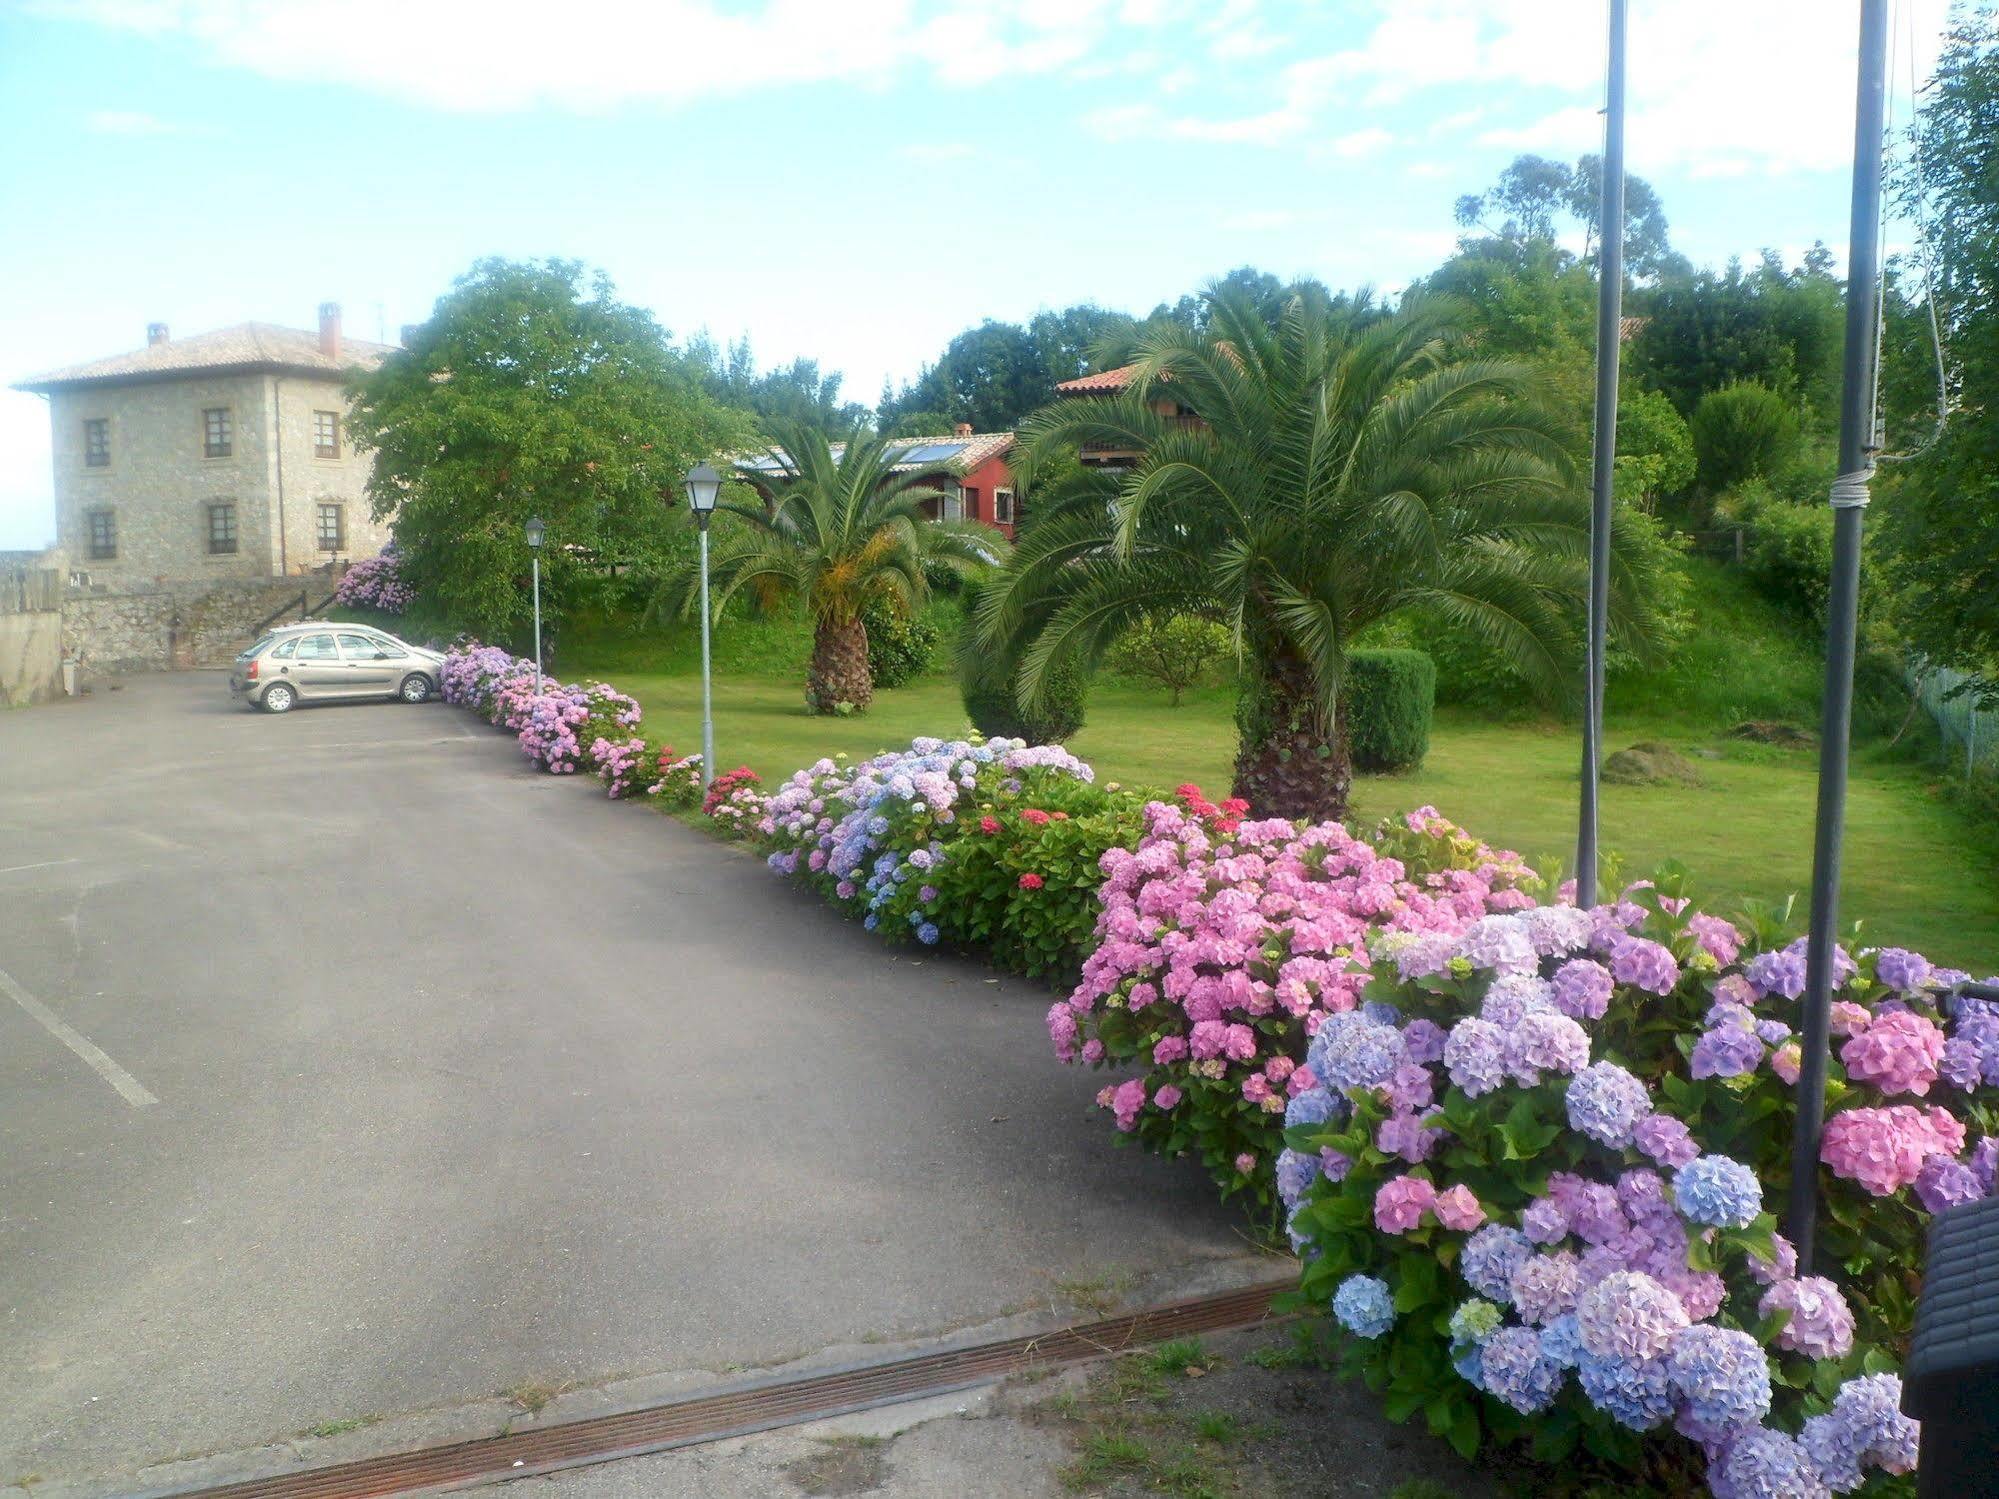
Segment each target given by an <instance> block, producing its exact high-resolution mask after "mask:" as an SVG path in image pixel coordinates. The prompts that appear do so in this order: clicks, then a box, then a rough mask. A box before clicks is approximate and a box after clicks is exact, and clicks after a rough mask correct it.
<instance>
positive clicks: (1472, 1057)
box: [1314, 1016, 1506, 1098]
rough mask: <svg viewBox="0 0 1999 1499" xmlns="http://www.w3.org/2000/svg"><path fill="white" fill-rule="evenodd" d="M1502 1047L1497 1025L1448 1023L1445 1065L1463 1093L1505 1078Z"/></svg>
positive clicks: (1480, 1091) (1476, 1093)
mask: <svg viewBox="0 0 1999 1499" xmlns="http://www.w3.org/2000/svg"><path fill="white" fill-rule="evenodd" d="M1505 1047H1506V1038H1505V1036H1504V1035H1503V1034H1502V1033H1501V1031H1500V1029H1499V1027H1498V1026H1496V1025H1494V1024H1492V1022H1490V1021H1488V1020H1480V1019H1478V1018H1477V1017H1475V1016H1468V1017H1467V1018H1465V1019H1463V1020H1460V1021H1459V1022H1458V1023H1457V1024H1456V1025H1454V1026H1452V1027H1451V1034H1450V1036H1449V1038H1448V1039H1446V1040H1445V1042H1444V1069H1445V1071H1447V1072H1449V1073H1450V1075H1451V1081H1452V1082H1454V1083H1456V1084H1457V1085H1458V1087H1459V1088H1461V1089H1463V1090H1464V1093H1465V1096H1466V1097H1468V1098H1478V1097H1481V1096H1482V1095H1484V1094H1487V1093H1490V1092H1492V1091H1493V1090H1494V1089H1495V1088H1497V1087H1499V1086H1500V1084H1502V1083H1503V1082H1505V1081H1506V1062H1505ZM1316 1070H1317V1069H1314V1071H1315V1072H1316Z"/></svg>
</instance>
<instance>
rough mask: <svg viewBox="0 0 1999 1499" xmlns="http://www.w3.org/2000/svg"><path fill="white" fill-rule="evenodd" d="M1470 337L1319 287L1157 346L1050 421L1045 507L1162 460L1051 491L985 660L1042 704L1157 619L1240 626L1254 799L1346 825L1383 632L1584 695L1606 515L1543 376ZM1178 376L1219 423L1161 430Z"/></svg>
mask: <svg viewBox="0 0 1999 1499" xmlns="http://www.w3.org/2000/svg"><path fill="white" fill-rule="evenodd" d="M1466 317H1467V314H1466V312H1465V310H1464V309H1463V308H1462V307H1461V306H1459V305H1458V304H1456V303H1453V302H1448V301H1444V300H1441V299H1429V300H1417V301H1414V302H1412V303H1409V304H1407V305H1405V306H1404V307H1403V308H1402V309H1401V311H1399V312H1398V313H1396V314H1395V315H1394V316H1392V317H1387V318H1382V317H1379V316H1377V315H1376V312H1375V309H1374V308H1373V306H1372V305H1371V304H1370V303H1369V301H1368V300H1367V299H1366V298H1360V299H1357V300H1354V301H1345V302H1342V301H1335V300H1334V299H1332V298H1330V297H1328V296H1327V295H1326V294H1325V293H1324V291H1323V290H1322V289H1315V288H1308V289H1301V290H1299V291H1296V292H1294V293H1293V294H1292V295H1291V296H1290V297H1288V298H1287V299H1286V300H1285V302H1284V303H1283V305H1282V306H1281V308H1280V309H1278V310H1277V311H1276V314H1275V317H1274V319H1273V318H1272V317H1271V316H1270V315H1269V314H1268V313H1267V312H1266V310H1265V309H1263V308H1261V307H1260V306H1259V305H1258V304H1257V302H1256V301H1255V300H1254V299H1253V298H1251V297H1248V296H1244V295H1241V294H1220V295H1215V296H1213V297H1211V298H1210V305H1209V307H1208V309H1207V316H1206V320H1205V328H1204V331H1203V332H1201V333H1194V332H1191V331H1189V330H1187V329H1185V328H1182V327H1180V326H1178V325H1177V324H1168V325H1161V326H1159V327H1157V328H1155V329H1154V330H1152V331H1151V332H1149V333H1148V334H1147V335H1146V337H1145V338H1144V340H1143V341H1142V344H1141V357H1140V359H1139V361H1138V369H1137V372H1136V377H1135V380H1134V382H1133V385H1132V387H1131V388H1130V389H1128V390H1127V391H1125V392H1124V393H1122V394H1121V395H1119V396H1117V397H1114V398H1106V399H1102V400H1083V401H1065V402H1062V403H1060V404H1059V405H1057V406H1054V407H1052V408H1050V409H1049V410H1047V411H1044V412H1043V413H1041V414H1040V415H1038V416H1036V417H1035V418H1034V419H1032V420H1031V421H1030V422H1029V423H1028V424H1027V426H1026V428H1025V429H1024V431H1023V447H1024V451H1023V455H1022V465H1023V467H1024V468H1025V470H1026V472H1027V475H1028V482H1029V483H1030V485H1033V484H1034V476H1035V473H1036V470H1037V468H1038V466H1039V464H1040V463H1041V462H1042V461H1043V460H1044V459H1045V458H1048V457H1051V456H1060V455H1066V454H1070V453H1073V452H1074V451H1076V449H1077V448H1078V447H1079V446H1082V445H1096V446H1108V447H1124V448H1134V449H1136V450H1137V451H1139V452H1140V453H1142V454H1143V457H1142V458H1140V459H1139V461H1138V462H1137V464H1136V465H1135V466H1133V467H1132V468H1131V469H1130V470H1129V471H1128V472H1124V473H1115V472H1105V471H1102V470H1090V469H1086V468H1080V467H1079V468H1074V469H1070V470H1068V471H1067V473H1068V475H1069V477H1068V479H1067V481H1066V482H1065V483H1063V484H1060V485H1059V486H1058V485H1052V484H1051V485H1047V486H1039V487H1035V488H1034V495H1035V499H1034V504H1033V507H1032V510H1031V512H1030V513H1031V514H1033V515H1034V517H1035V518H1034V520H1033V523H1032V524H1031V525H1030V526H1029V527H1028V528H1027V529H1026V531H1025V532H1024V534H1023V535H1022V537H1021V539H1020V541H1019V543H1018V545H1017V547H1016V550H1015V553H1014V557H1013V560H1012V563H1011V565H1010V567H1009V569H1008V571H1007V573H1006V574H1005V575H1004V577H1003V580H1002V582H1001V583H1000V584H999V585H998V586H995V587H994V588H992V589H990V590H988V591H987V592H986V593H985V594H983V595H982V597H981V599H980V604H979V609H978V620H977V628H978V631H979V638H980V641H981V643H982V644H983V646H984V647H985V648H986V649H987V650H989V651H991V652H992V653H993V654H994V655H995V656H996V657H1002V658H1005V657H1010V656H1012V655H1014V654H1015V653H1016V652H1018V654H1019V659H1020V661H1021V672H1020V681H1019V688H1018V692H1019V696H1020V698H1021V700H1022V703H1023V705H1024V706H1031V705H1032V703H1033V702H1034V700H1035V698H1036V697H1037V695H1038V694H1039V693H1040V692H1041V690H1042V684H1043V681H1044V679H1045V678H1046V677H1047V675H1048V673H1049V672H1050V671H1051V670H1052V669H1054V668H1055V667H1058V666H1060V665H1062V664H1064V663H1071V662H1081V663H1084V664H1093V663H1095V662H1096V661H1098V660H1101V658H1102V656H1103V653H1104V652H1105V650H1106V649H1108V647H1109V646H1110V644H1111V642H1113V641H1114V640H1115V639H1116V638H1117V637H1118V636H1119V635H1120V634H1122V633H1123V632H1124V631H1126V630H1128V629H1130V628H1131V627H1132V626H1133V625H1134V624H1136V623H1138V622H1139V621H1140V620H1142V619H1143V618H1145V617H1146V616H1148V615H1153V614H1158V613H1162V612H1167V613H1171V612H1186V613H1201V614H1208V615H1211V616H1212V617H1215V618H1218V619H1221V620H1224V621H1226V622H1227V624H1228V625H1229V627H1230V628H1231V631H1232V633H1233V635H1234V637H1235V642H1236V645H1237V649H1238V652H1239V655H1240V657H1241V659H1242V660H1243V662H1244V669H1245V670H1244V677H1245V679H1244V682H1243V688H1242V693H1241V697H1240V699H1239V703H1238V709H1237V717H1236V723H1237V731H1238V745H1237V753H1236V762H1235V777H1234V784H1235V791H1236V794H1237V795H1239V796H1242V797H1244V798H1246V799H1247V800H1248V801H1249V802H1250V804H1251V805H1252V806H1253V807H1255V808H1256V809H1257V810H1258V811H1259V812H1261V813H1264V814H1275V815H1282V816H1289V817H1298V818H1305V819H1319V818H1327V817H1338V816H1340V815H1342V814H1343V813H1344V812H1345V811H1346V807H1347V797H1348V791H1349V786H1350V781H1351V769H1350V760H1349V753H1348V748H1347V739H1346V733H1345V727H1344V722H1343V716H1344V714H1343V708H1342V703H1343V697H1342V693H1341V676H1342V672H1343V669H1344V665H1345V661H1346V655H1347V652H1348V651H1349V650H1350V649H1352V648H1353V646H1354V644H1355V642H1356V637H1358V636H1359V635H1360V633H1361V632H1362V631H1363V630H1365V629H1366V628H1367V627H1368V626H1370V625H1373V624H1376V623H1377V622H1380V621H1384V620H1388V619H1392V618H1394V617H1396V616H1398V615H1401V614H1404V613H1405V612H1410V611H1421V610H1427V611H1431V612H1433V613H1434V614H1436V615H1438V616H1440V617H1443V618H1446V619H1449V620H1453V621H1456V622H1460V623H1462V624H1463V625H1464V626H1466V627H1467V628H1469V629H1472V630H1474V631H1476V632H1478V633H1479V634H1480V635H1482V636H1483V637H1484V638H1486V639H1488V640H1490V641H1492V642H1493V643H1494V644H1495V645H1496V646H1497V647H1499V648H1500V649H1502V650H1504V651H1505V652H1506V653H1507V654H1508V656H1509V657H1510V658H1511V659H1513V660H1514V661H1515V662H1516V663H1518V665H1519V666H1520V667H1521V669H1522V670H1523V671H1525V672H1527V673H1528V674H1529V675H1530V676H1531V678H1532V679H1533V680H1534V681H1535V682H1537V683H1538V684H1540V685H1541V686H1542V687H1544V688H1545V689H1547V690H1549V691H1551V692H1552V691H1556V690H1559V688H1560V686H1561V685H1562V684H1563V683H1565V682H1568V681H1569V680H1570V679H1572V678H1573V676H1574V675H1575V668H1576V661H1575V658H1574V653H1573V651H1572V649H1571V648H1570V645H1571V642H1572V639H1573V634H1572V630H1571V629H1570V628H1569V627H1568V621H1569V620H1570V619H1572V618H1574V617H1576V616H1577V615H1578V614H1579V612H1580V603H1579V600H1580V599H1581V597H1582V594H1583V591H1584V584H1585V578H1586V576H1587V550H1588V547H1587V537H1588V517H1589V510H1588V505H1587V502H1586V501H1585V499H1584V498H1583V496H1582V495H1581V493H1580V492H1579V491H1578V489H1577V487H1576V485H1575V484H1574V482H1573V476H1572V471H1571V464H1570V461H1569V456H1568V451H1567V446H1566V441H1565V438H1566V433H1565V431H1564V430H1563V427H1562V424H1561V423H1560V421H1559V420H1558V419H1557V418H1555V417H1554V416H1552V415H1551V414H1550V413H1549V412H1548V411H1547V410H1546V409H1545V408H1544V407H1543V406H1542V405H1541V404H1540V403H1539V401H1537V400H1536V399H1535V396H1534V391H1533V382H1532V379H1531V376H1530V375H1529V373H1528V372H1527V371H1525V370H1523V369H1522V368H1520V367H1519V366H1517V365H1514V364H1509V363H1505V362H1501V361H1495V360H1490V359H1484V358H1480V357H1476V356H1475V355H1473V354H1472V353H1471V352H1470V351H1469V350H1468V348H1467V339H1466V334H1465V326H1466ZM1162 379H1170V380H1171V381H1172V388H1173V394H1174V397H1175V399H1176V400H1177V401H1178V402H1180V403H1181V404H1182V405H1184V406H1186V407H1188V408H1190V409H1191V410H1192V411H1193V412H1194V413H1195V414H1196V415H1197V417H1198V418H1199V420H1198V422H1197V423H1192V424H1189V423H1181V422H1176V421H1173V420H1170V419H1167V418H1163V417H1161V416H1160V415H1159V414H1158V413H1156V412H1154V411H1153V410H1152V409H1151V408H1150V406H1149V405H1148V404H1147V399H1146V397H1147V394H1148V391H1149V390H1150V388H1151V386H1152V385H1153V384H1154V383H1155V382H1157V381H1159V380H1162ZM1619 555H1620V556H1622V552H1621V551H1620V553H1619ZM1632 583H1633V579H1632V578H1631V576H1630V574H1629V572H1628V570H1625V569H1623V568H1620V569H1619V571H1618V573H1617V576H1616V577H1615V578H1614V580H1613V591H1614V595H1615V597H1616V600H1617V604H1618V608H1617V620H1618V627H1619V632H1620V635H1623V636H1630V637H1634V638H1639V639H1643V638H1644V627H1645V625H1646V624H1647V622H1648V616H1649V609H1650V603H1649V601H1648V600H1647V598H1646V596H1645V590H1644V589H1643V588H1642V587H1634V586H1632Z"/></svg>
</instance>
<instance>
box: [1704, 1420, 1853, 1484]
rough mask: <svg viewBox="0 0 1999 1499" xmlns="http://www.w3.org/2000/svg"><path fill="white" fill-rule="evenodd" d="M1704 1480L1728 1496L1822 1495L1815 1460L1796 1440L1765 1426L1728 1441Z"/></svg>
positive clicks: (1754, 1428) (1752, 1429)
mask: <svg viewBox="0 0 1999 1499" xmlns="http://www.w3.org/2000/svg"><path fill="white" fill-rule="evenodd" d="M1806 1425H1807V1426H1809V1425H1810V1423H1809V1422H1807V1423H1806ZM1708 1482H1709V1484H1710V1486H1712V1487H1713V1488H1714V1489H1715V1491H1716V1492H1717V1493H1721V1492H1723V1491H1724V1489H1725V1491H1726V1492H1727V1493H1728V1494H1729V1495H1730V1496H1731V1499H1826V1487H1825V1484H1824V1483H1822V1482H1821V1481H1820V1479H1819V1475H1818V1471H1817V1463H1816V1461H1815V1460H1814V1459H1813V1458H1811V1457H1810V1456H1809V1455H1808V1453H1807V1452H1806V1450H1805V1448H1804V1447H1803V1446H1802V1445H1801V1444H1800V1443H1798V1442H1797V1441H1794V1440H1793V1439H1792V1438H1790V1437H1787V1436H1785V1435H1784V1433H1783V1432H1781V1431H1772V1430H1771V1429H1770V1428H1769V1427H1767V1426H1757V1427H1753V1428H1751V1429H1750V1430H1748V1431H1746V1432H1744V1433H1742V1435H1741V1436H1738V1437H1737V1438H1736V1439H1735V1440H1734V1441H1732V1442H1730V1443H1729V1444H1728V1450H1727V1451H1726V1452H1724V1453H1723V1454H1722V1455H1721V1457H1720V1458H1719V1459H1718V1460H1717V1461H1716V1462H1715V1463H1714V1465H1713V1466H1712V1467H1711V1468H1710V1470H1709V1475H1708Z"/></svg>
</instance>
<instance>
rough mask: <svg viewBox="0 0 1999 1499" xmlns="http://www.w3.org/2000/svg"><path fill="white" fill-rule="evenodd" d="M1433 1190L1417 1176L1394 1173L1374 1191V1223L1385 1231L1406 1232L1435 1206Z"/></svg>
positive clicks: (1420, 1221)
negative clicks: (1379, 1188) (1393, 1175)
mask: <svg viewBox="0 0 1999 1499" xmlns="http://www.w3.org/2000/svg"><path fill="white" fill-rule="evenodd" d="M1436 1201H1437V1189H1436V1188H1435V1187H1434V1186H1432V1185H1431V1184H1430V1183H1429V1182H1426V1181H1424V1180H1423V1178H1422V1177H1420V1176H1397V1177H1393V1178H1391V1179H1390V1180H1388V1181H1386V1182H1383V1183H1382V1185H1381V1190H1380V1191H1378V1192H1376V1193H1375V1194H1374V1226H1375V1227H1376V1228H1378V1229H1380V1230H1381V1231H1382V1232H1383V1233H1385V1234H1406V1233H1408V1232H1409V1231H1410V1230H1411V1229H1413V1228H1416V1227H1418V1226H1419V1225H1420V1224H1421V1223H1422V1222H1423V1215H1424V1214H1425V1213H1427V1212H1428V1211H1430V1209H1431V1208H1432V1207H1434V1206H1435V1205H1436Z"/></svg>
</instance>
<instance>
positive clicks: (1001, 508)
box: [993, 489, 1013, 526]
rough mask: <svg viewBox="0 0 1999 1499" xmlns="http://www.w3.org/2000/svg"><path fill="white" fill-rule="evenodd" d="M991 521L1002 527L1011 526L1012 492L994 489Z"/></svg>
mask: <svg viewBox="0 0 1999 1499" xmlns="http://www.w3.org/2000/svg"><path fill="white" fill-rule="evenodd" d="M993 519H994V520H995V521H997V522H998V523H999V524H1000V525H1002V526H1010V525H1012V524H1013V491H1012V490H1011V489H995V490H994V491H993Z"/></svg>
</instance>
